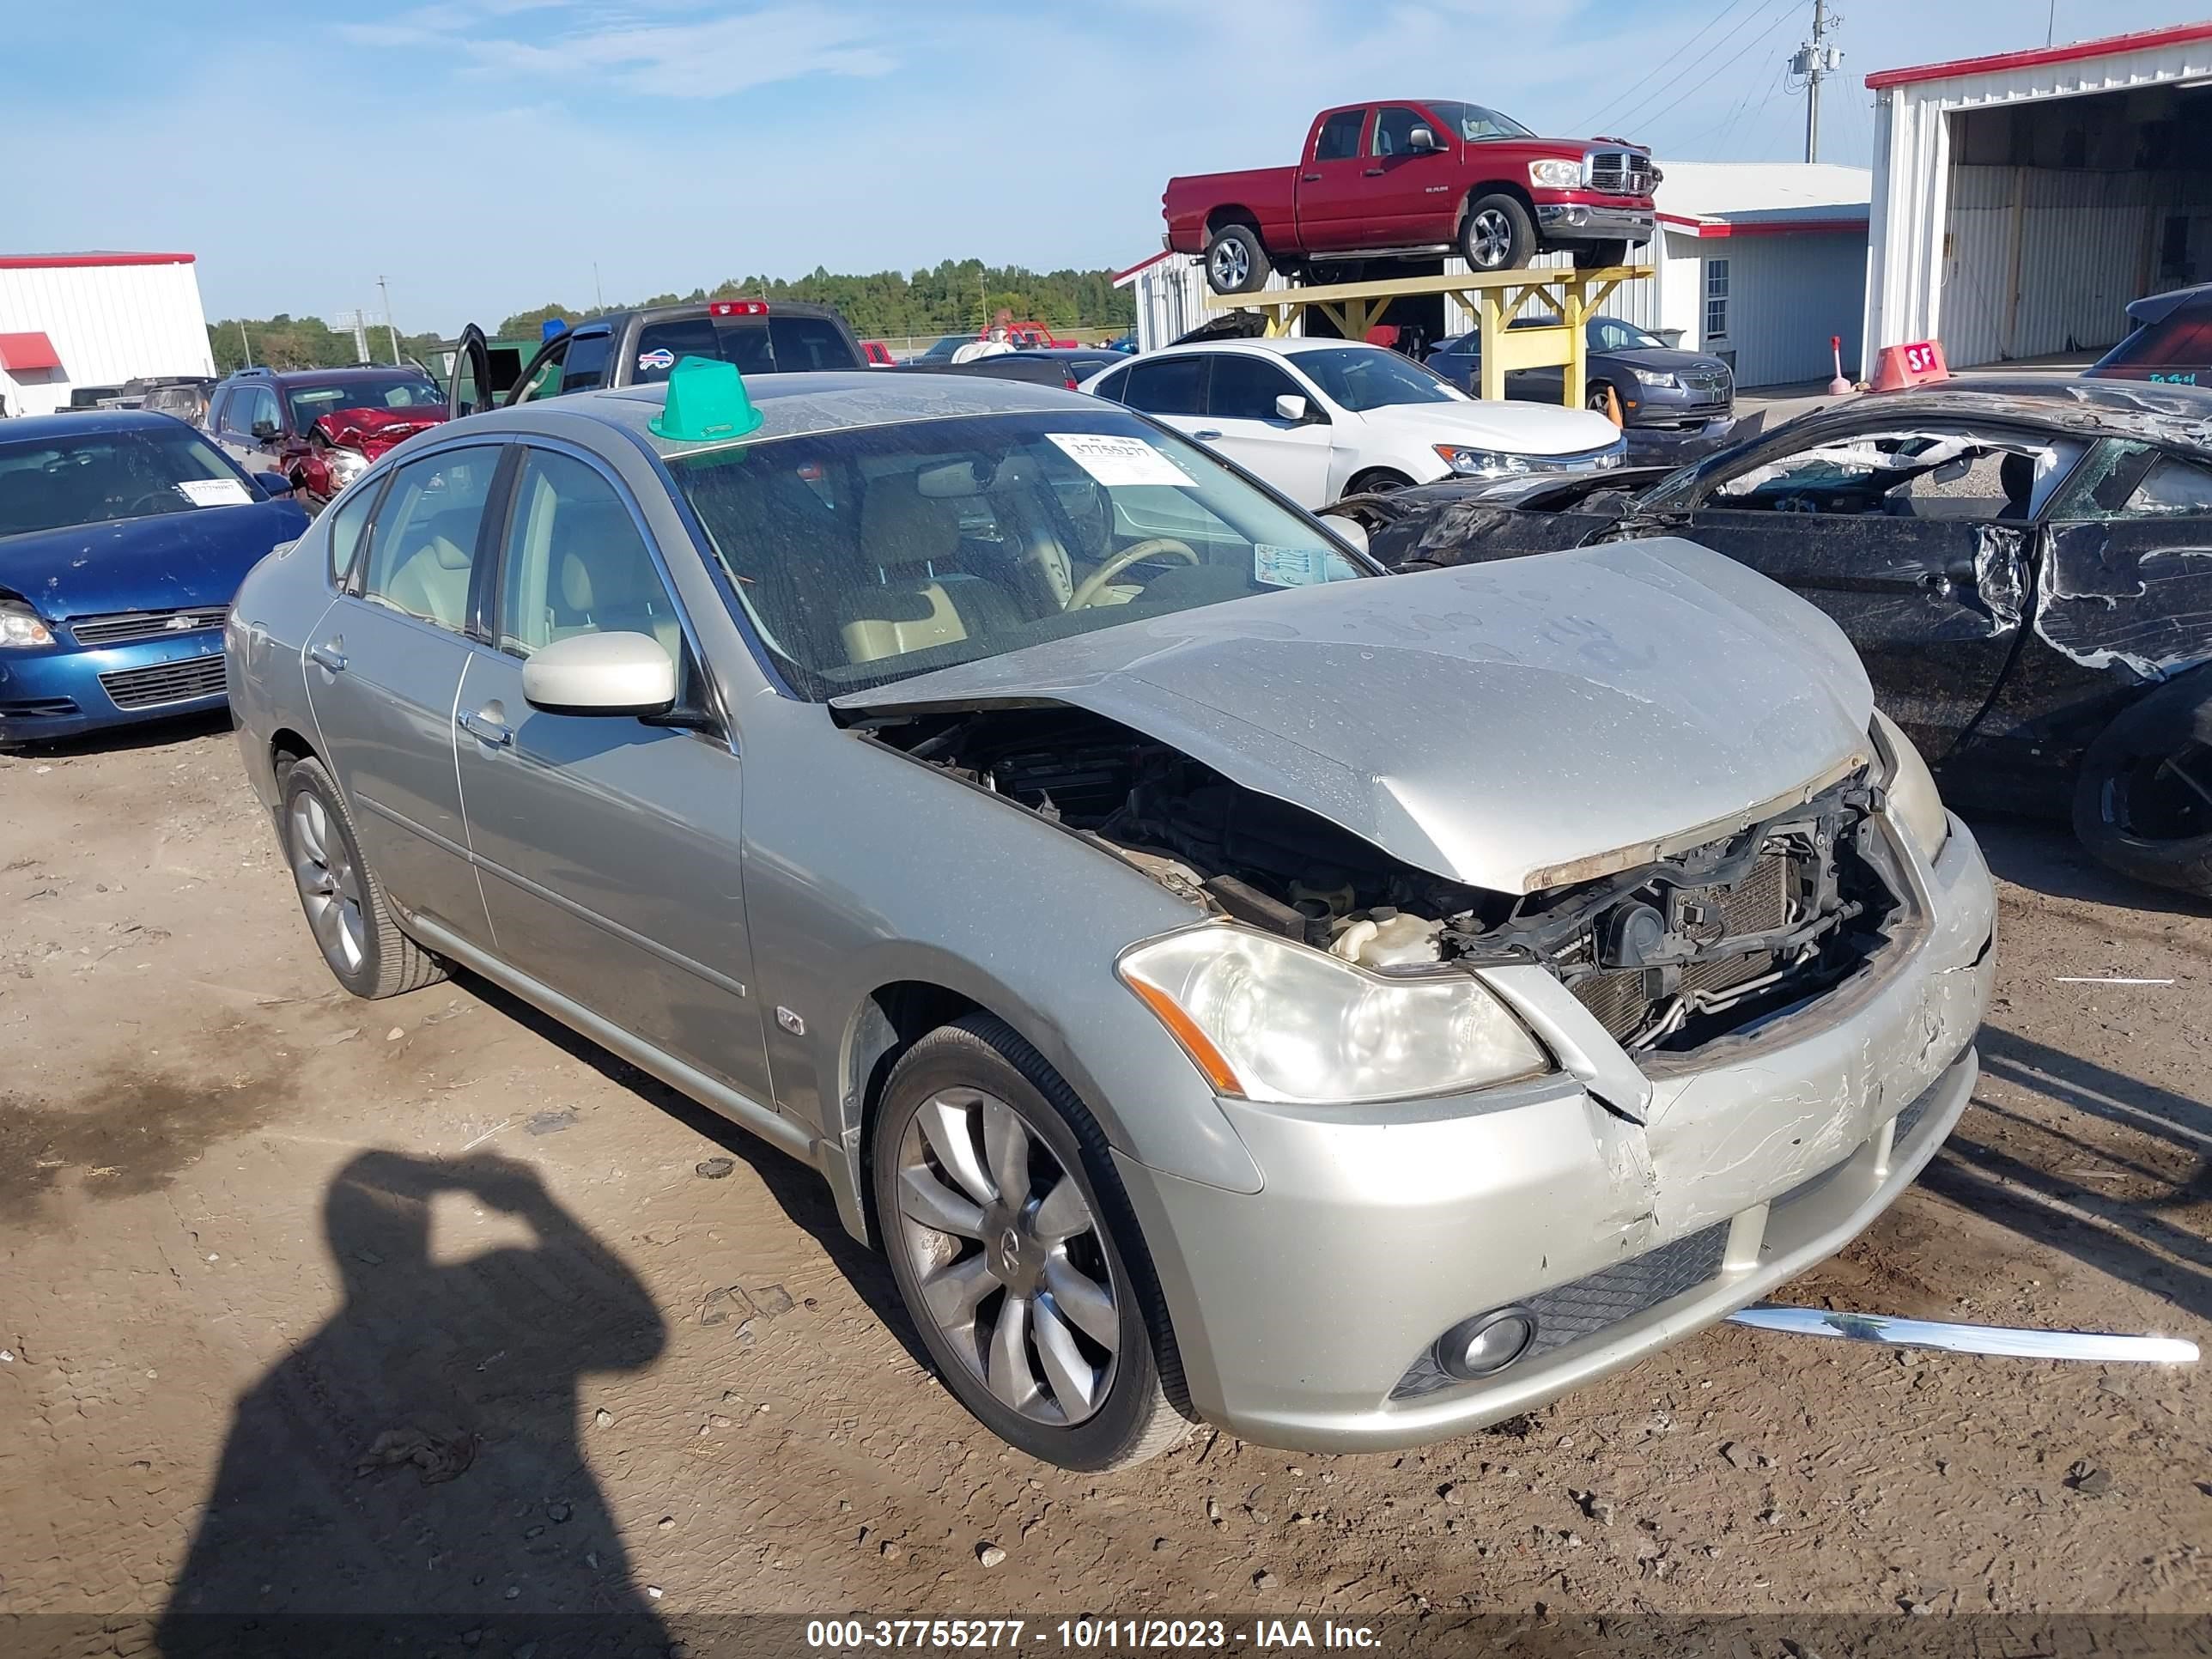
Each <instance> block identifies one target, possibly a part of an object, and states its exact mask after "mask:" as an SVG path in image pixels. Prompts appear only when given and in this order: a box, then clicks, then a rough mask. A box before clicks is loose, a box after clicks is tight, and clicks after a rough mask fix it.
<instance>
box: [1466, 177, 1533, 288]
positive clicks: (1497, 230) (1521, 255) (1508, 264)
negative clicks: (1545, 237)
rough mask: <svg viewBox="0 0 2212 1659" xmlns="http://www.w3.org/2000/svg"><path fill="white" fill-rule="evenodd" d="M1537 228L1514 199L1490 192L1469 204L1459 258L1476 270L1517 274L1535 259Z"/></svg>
mask: <svg viewBox="0 0 2212 1659" xmlns="http://www.w3.org/2000/svg"><path fill="white" fill-rule="evenodd" d="M1535 253H1536V226H1535V223H1534V221H1532V220H1531V219H1530V218H1529V217H1528V209H1527V208H1525V207H1523V206H1522V204H1521V202H1520V198H1519V197H1513V196H1508V195H1505V194H1504V193H1503V192H1502V191H1499V192H1493V193H1492V194H1491V195H1488V196H1478V197H1475V198H1474V201H1472V202H1470V203H1468V209H1467V217H1466V218H1465V219H1464V220H1462V221H1461V222H1460V228H1459V257H1460V258H1462V259H1464V260H1466V261H1467V263H1468V266H1469V267H1470V268H1471V269H1473V270H1520V269H1521V267H1522V266H1523V265H1525V264H1528V261H1529V260H1530V259H1532V258H1534V257H1535Z"/></svg>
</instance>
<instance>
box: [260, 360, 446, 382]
mask: <svg viewBox="0 0 2212 1659" xmlns="http://www.w3.org/2000/svg"><path fill="white" fill-rule="evenodd" d="M394 374H404V375H406V376H407V377H408V378H409V379H410V380H429V379H430V377H429V376H428V374H424V373H423V372H422V370H421V369H419V368H415V367H414V366H413V365H412V364H410V363H349V364H348V365H347V366H346V367H345V368H241V369H237V370H234V372H232V373H231V374H228V375H226V376H225V377H224V378H225V379H226V380H239V381H243V382H245V383H246V384H247V385H252V386H296V385H298V384H299V383H300V382H301V381H302V380H314V381H317V382H319V383H320V384H322V385H325V386H330V385H337V386H350V385H351V384H352V383H353V382H354V381H356V380H369V379H371V378H374V379H376V380H389V379H390V378H391V377H392V375H394ZM433 384H435V382H433Z"/></svg>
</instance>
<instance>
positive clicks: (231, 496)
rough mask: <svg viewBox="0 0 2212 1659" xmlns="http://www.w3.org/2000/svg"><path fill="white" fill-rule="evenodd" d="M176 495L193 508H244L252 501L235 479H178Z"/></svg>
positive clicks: (243, 487)
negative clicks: (188, 502)
mask: <svg viewBox="0 0 2212 1659" xmlns="http://www.w3.org/2000/svg"><path fill="white" fill-rule="evenodd" d="M177 493H178V494H179V495H182V496H183V497H184V498H185V500H186V501H190V502H191V504H192V505H193V506H194V507H244V506H246V504H247V503H248V502H250V501H252V499H253V496H252V494H251V493H250V492H249V491H248V490H247V489H246V486H245V485H244V484H242V483H239V481H238V480H237V479H235V478H180V479H179V480H178V481H177Z"/></svg>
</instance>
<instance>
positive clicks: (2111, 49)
mask: <svg viewBox="0 0 2212 1659" xmlns="http://www.w3.org/2000/svg"><path fill="white" fill-rule="evenodd" d="M2198 40H2212V22H2199V23H2179V24H2176V25H2175V26H2174V27H2172V28H2163V29H2142V30H2139V31H2137V32H2136V33H2133V34H2107V35H2104V36H2102V37H2100V38H2099V39H2097V40H2071V41H2069V42H2068V43H2067V44H2066V45H2064V46H2032V47H2029V48H2028V49H2027V50H2026V51H2022V52H1995V53H1992V54H1990V56H1988V57H1985V58H1953V59H1951V60H1950V61H1949V62H1948V63H1942V64H1916V65H1913V66H1912V67H1910V68H1906V69H1890V70H1875V72H1874V73H1873V74H1872V75H1869V76H1867V78H1866V83H1867V85H1869V87H1872V88H1875V90H1877V91H1879V90H1881V88H1884V87H1901V86H1905V85H1908V84H1910V83H1911V82H1916V81H1949V80H1953V79H1955V78H1957V77H1958V76H1965V75H1994V74H2002V72H2004V71H2005V70H2018V69H2036V68H2039V67H2041V66H2043V65H2045V64H2077V63H2080V62H2081V61H2082V60H2083V59H2085V58H2111V57H2115V56H2117V55H2118V54H2119V53H2121V52H2148V51H2153V50H2155V49H2156V48H2158V47H2160V46H2186V45H2189V44H2191V42H2194V41H2198ZM1673 170H1674V169H1673V168H1671V167H1670V168H1668V171H1669V172H1670V173H1671V172H1672V171H1673Z"/></svg>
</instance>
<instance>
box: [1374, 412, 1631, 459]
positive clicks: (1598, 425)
mask: <svg viewBox="0 0 2212 1659" xmlns="http://www.w3.org/2000/svg"><path fill="white" fill-rule="evenodd" d="M1359 418H1360V419H1361V420H1363V421H1365V422H1368V423H1369V424H1370V425H1372V426H1378V427H1383V428H1389V430H1391V431H1394V432H1402V433H1406V434H1407V435H1411V436H1412V437H1413V438H1414V439H1415V440H1417V441H1419V442H1422V443H1459V444H1467V445H1469V446H1472V447H1478V448H1482V449H1503V450H1505V451H1508V452H1509V453H1512V454H1516V455H1579V454H1581V453H1583V452H1584V451H1585V450H1591V449H1603V448H1604V447H1606V446H1607V445H1608V444H1611V443H1613V442H1614V441H1616V440H1618V439H1619V438H1620V428H1618V427H1616V426H1615V425H1613V422H1611V421H1608V420H1607V419H1606V418H1605V416H1602V415H1599V414H1595V413H1593V412H1592V411H1590V410H1587V409H1565V408H1562V407H1560V406H1559V405H1558V404H1522V403H1480V402H1477V401H1476V400H1474V399H1473V398H1469V399H1468V400H1467V401H1465V402H1460V401H1457V400H1455V401H1453V402H1451V403H1447V404H1385V405H1384V406H1383V407H1382V408H1381V409H1370V410H1363V411H1362V412H1361V414H1360V416H1359Z"/></svg>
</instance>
